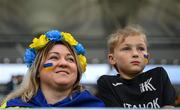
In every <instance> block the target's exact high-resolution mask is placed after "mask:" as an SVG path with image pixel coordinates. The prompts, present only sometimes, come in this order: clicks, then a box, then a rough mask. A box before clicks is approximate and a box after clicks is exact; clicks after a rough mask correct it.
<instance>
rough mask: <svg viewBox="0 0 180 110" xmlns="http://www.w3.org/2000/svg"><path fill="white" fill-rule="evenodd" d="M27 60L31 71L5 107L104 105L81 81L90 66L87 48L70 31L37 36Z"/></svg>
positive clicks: (27, 51) (26, 57)
mask: <svg viewBox="0 0 180 110" xmlns="http://www.w3.org/2000/svg"><path fill="white" fill-rule="evenodd" d="M24 60H25V63H26V64H27V66H28V67H29V69H28V72H27V74H26V76H25V77H24V79H23V82H22V84H21V86H20V88H18V89H16V90H15V91H14V92H12V93H10V94H9V95H7V97H6V98H5V99H4V100H3V103H2V105H1V108H8V107H30V108H32V107H36V108H37V107H104V103H103V102H102V101H101V100H100V99H98V98H97V97H95V96H93V95H92V94H91V93H90V92H88V91H87V90H85V89H83V88H82V85H81V84H80V79H81V76H82V73H84V72H85V70H86V65H87V62H86V57H85V49H84V47H83V46H82V44H80V43H78V42H77V41H76V40H75V39H74V37H73V36H72V35H71V34H70V33H66V32H60V31H58V30H51V31H48V32H46V33H44V34H42V35H40V37H39V38H34V39H33V41H32V43H31V44H30V45H29V48H28V49H26V52H25V56H24Z"/></svg>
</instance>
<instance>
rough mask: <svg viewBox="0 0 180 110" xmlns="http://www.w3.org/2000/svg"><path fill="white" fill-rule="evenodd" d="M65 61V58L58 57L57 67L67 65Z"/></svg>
mask: <svg viewBox="0 0 180 110" xmlns="http://www.w3.org/2000/svg"><path fill="white" fill-rule="evenodd" d="M67 63H68V62H67V61H66V60H65V59H63V58H62V59H59V61H58V67H63V68H64V67H67Z"/></svg>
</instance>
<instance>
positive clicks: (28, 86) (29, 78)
mask: <svg viewBox="0 0 180 110" xmlns="http://www.w3.org/2000/svg"><path fill="white" fill-rule="evenodd" d="M56 44H63V45H65V46H66V47H67V48H68V49H69V51H70V52H71V53H72V55H73V56H74V57H75V61H76V65H77V69H78V76H77V79H76V82H75V84H74V85H73V88H72V91H71V93H72V92H74V91H81V90H82V86H81V85H80V79H81V76H82V69H81V67H80V62H79V60H78V56H77V54H76V52H75V50H74V48H73V47H71V46H70V45H69V44H68V43H67V42H64V41H60V42H49V43H48V44H47V45H46V46H45V47H44V48H43V49H41V50H39V51H38V53H37V56H36V58H35V61H34V63H33V64H32V66H31V68H29V70H28V71H27V74H26V75H25V77H24V79H23V82H22V84H21V85H20V87H19V88H18V89H16V90H15V91H13V92H12V93H10V94H9V95H7V97H6V98H5V99H4V100H5V101H8V100H10V99H13V98H16V97H21V99H22V100H23V101H24V102H28V101H30V99H31V98H32V97H33V96H34V95H35V94H36V93H37V91H38V89H39V86H40V85H39V84H40V78H39V67H40V65H42V63H43V62H44V61H45V59H46V57H47V53H48V52H49V51H50V49H51V48H52V47H53V46H54V45H56Z"/></svg>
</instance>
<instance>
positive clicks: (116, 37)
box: [108, 25, 148, 53]
mask: <svg viewBox="0 0 180 110" xmlns="http://www.w3.org/2000/svg"><path fill="white" fill-rule="evenodd" d="M136 35H138V36H142V37H144V39H145V42H146V44H147V45H148V43H147V38H146V34H145V31H144V30H143V28H142V27H141V26H139V25H128V26H126V27H125V28H120V29H117V30H116V32H115V33H113V34H111V35H110V36H109V39H108V49H109V53H113V52H114V49H115V47H116V46H117V45H118V44H120V43H122V42H124V40H125V38H126V37H129V36H136Z"/></svg>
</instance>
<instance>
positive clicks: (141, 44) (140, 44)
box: [124, 43, 145, 46]
mask: <svg viewBox="0 0 180 110" xmlns="http://www.w3.org/2000/svg"><path fill="white" fill-rule="evenodd" d="M124 45H125V46H132V44H124ZM136 45H137V46H145V44H143V43H139V44H136Z"/></svg>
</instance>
